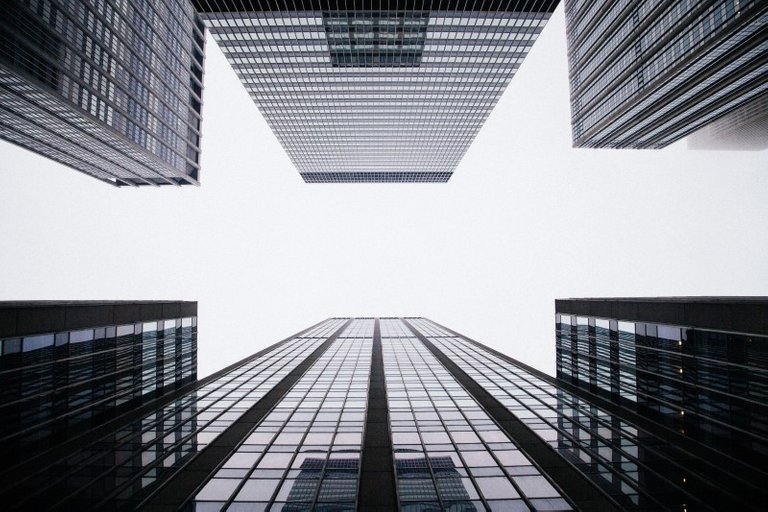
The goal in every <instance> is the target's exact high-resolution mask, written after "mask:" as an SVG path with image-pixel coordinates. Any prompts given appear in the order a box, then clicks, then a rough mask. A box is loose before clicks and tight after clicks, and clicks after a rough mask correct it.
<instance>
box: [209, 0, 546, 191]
mask: <svg viewBox="0 0 768 512" xmlns="http://www.w3.org/2000/svg"><path fill="white" fill-rule="evenodd" d="M197 4H198V7H199V8H200V10H202V11H205V13H204V14H202V16H203V17H204V18H205V20H206V23H207V25H208V27H209V29H210V31H211V34H212V35H213V37H214V39H216V41H217V42H218V44H219V46H220V48H221V49H222V51H223V52H224V54H225V55H226V57H227V59H228V60H229V62H230V63H231V65H232V67H233V68H234V69H235V71H236V73H237V74H238V76H239V77H240V79H241V81H242V82H243V85H244V86H245V88H246V89H247V90H248V92H249V93H250V95H251V97H252V98H253V100H254V101H255V103H256V104H257V105H258V107H259V110H260V111H261V113H262V114H263V115H264V117H265V118H266V120H267V122H268V123H269V125H270V127H271V128H272V130H273V131H274V133H275V135H276V136H277V138H278V140H279V141H280V143H281V144H282V145H283V147H284V148H285V150H286V151H287V153H288V155H289V157H290V158H291V160H292V161H293V163H294V165H295V166H296V167H297V169H298V171H299V173H300V174H301V176H302V178H304V180H305V181H306V182H308V183H330V182H333V183H335V182H342V181H350V182H392V181H420V182H427V181H433V182H444V181H447V180H448V178H449V177H450V175H451V174H452V172H453V171H454V169H455V168H456V167H457V166H458V164H459V162H460V160H461V158H462V157H463V155H464V153H465V152H466V150H467V148H468V147H469V145H470V144H471V142H472V140H473V139H474V137H475V135H476V134H477V132H478V131H479V130H480V127H481V126H482V125H483V123H484V121H485V119H486V118H487V117H488V115H489V114H490V112H491V110H492V109H493V107H494V105H495V104H496V102H497V101H498V99H499V97H500V96H501V94H502V93H503V92H504V89H505V88H506V86H507V84H508V82H509V81H510V80H511V78H512V76H513V75H514V73H515V71H516V70H517V68H518V67H519V65H520V63H521V62H522V60H523V59H524V58H525V56H526V55H527V53H528V51H529V49H530V48H531V45H532V44H533V42H534V41H535V39H536V37H537V36H538V34H539V33H540V32H541V30H542V27H543V26H544V24H545V23H546V21H547V20H548V18H549V15H550V14H549V12H547V11H550V12H551V10H552V9H554V6H553V5H551V3H547V2H544V3H543V4H546V5H545V6H541V4H542V3H541V2H539V4H540V5H539V7H538V8H540V9H541V11H536V10H533V9H535V8H537V7H536V6H535V5H533V4H531V3H530V2H522V1H519V2H510V3H509V4H506V5H505V6H504V7H502V8H499V9H498V10H497V9H496V8H493V9H491V8H489V9H488V10H487V11H482V10H480V9H481V8H480V7H477V8H475V9H477V10H472V9H473V6H472V4H467V5H466V6H462V7H459V8H458V9H457V10H456V11H447V10H436V9H435V10H433V9H432V8H431V7H432V6H431V4H430V3H429V2H427V3H425V4H423V5H422V4H419V7H418V9H411V8H409V9H405V10H402V9H401V10H386V7H384V8H382V9H380V10H362V11H347V10H343V9H342V10H330V11H329V10H323V11H312V10H307V11H297V10H296V9H295V7H293V4H291V3H290V2H285V3H284V2H276V3H275V6H274V8H273V9H272V10H269V11H261V10H260V9H259V8H254V9H252V10H248V11H247V12H237V11H236V10H235V9H236V8H241V9H244V8H245V7H244V6H243V5H242V4H240V3H239V2H233V3H232V4H233V10H232V11H230V12H221V11H222V10H226V9H227V8H229V5H228V2H213V1H211V2H208V1H200V2H197ZM245 4H246V5H247V4H248V3H247V2H246V3H245ZM372 5H374V6H375V2H372ZM385 5H386V4H383V6H385ZM278 6H279V7H278ZM435 7H437V4H436V5H435ZM270 8H272V7H270Z"/></svg>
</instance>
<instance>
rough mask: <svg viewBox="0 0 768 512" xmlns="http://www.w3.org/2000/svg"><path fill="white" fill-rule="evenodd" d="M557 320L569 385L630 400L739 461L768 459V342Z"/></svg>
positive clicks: (560, 363)
mask: <svg viewBox="0 0 768 512" xmlns="http://www.w3.org/2000/svg"><path fill="white" fill-rule="evenodd" d="M557 316H558V318H557V328H558V330H557V334H558V339H557V343H558V345H557V368H558V377H560V378H562V379H563V380H564V381H566V382H570V383H573V384H575V385H578V386H580V387H583V388H585V389H587V390H589V391H592V392H597V393H600V394H604V395H606V396H607V397H608V398H610V399H614V400H617V401H618V400H619V399H623V400H621V402H622V403H623V404H624V406H625V407H629V408H630V409H632V410H635V411H637V412H639V413H641V414H643V415H644V416H646V417H649V418H652V419H653V420H654V421H657V422H659V423H662V424H664V425H666V426H668V427H670V428H673V429H675V430H677V431H679V432H681V433H684V434H685V435H686V436H688V437H690V438H693V439H697V440H699V441H702V442H705V443H711V442H717V445H718V449H719V450H721V451H727V452H730V453H731V454H732V455H733V456H734V457H735V458H736V459H737V460H745V459H752V458H754V456H755V455H756V454H762V455H765V454H768V404H766V402H765V397H766V396H768V337H766V336H760V335H756V334H749V333H735V332H718V331H712V330H707V329H698V328H691V327H681V326H676V325H664V324H656V323H647V322H628V321H618V320H615V319H604V318H595V317H584V316H576V315H565V314H558V315H557ZM617 356H618V358H617ZM763 466H765V464H763ZM766 469H768V468H766Z"/></svg>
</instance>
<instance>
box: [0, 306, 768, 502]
mask: <svg viewBox="0 0 768 512" xmlns="http://www.w3.org/2000/svg"><path fill="white" fill-rule="evenodd" d="M764 398H765V394H764V395H763V400H764ZM672 434H674V436H677V437H679V438H683V437H684V436H682V435H681V434H679V433H674V432H673V433H670V432H668V431H667V430H666V429H664V428H661V427H659V426H658V424H657V423H655V422H654V421H652V420H649V419H646V418H644V417H643V416H642V415H640V414H637V413H633V412H632V411H627V410H624V409H623V408H621V407H619V406H618V405H617V404H615V403H613V402H611V401H610V400H606V399H604V398H603V397H600V396H598V395H596V394H594V393H591V392H589V391H587V390H583V389H581V388H580V387H579V386H577V385H573V384H572V383H569V382H564V381H560V380H558V379H555V378H553V377H550V376H547V375H545V374H543V373H541V372H539V371H537V370H534V369H532V368H530V367H527V366H526V365H524V364H522V363H520V362H518V361H515V360H513V359H510V358H508V357H507V356H504V355H502V354H500V353H498V352H496V351H495V350H492V349H490V348H488V347H485V346H483V345H481V344H479V343H477V342H475V341H472V340H470V339H469V338H466V337H465V336H462V335H460V334H458V333H456V332H454V331H452V330H450V329H448V328H445V327H442V326H440V325H439V324H437V323H435V322H432V321H430V320H426V319H423V318H332V319H329V320H326V321H324V322H321V323H319V324H317V325H315V326H312V327H310V328H308V329H306V330H304V331H302V332H300V333H298V334H296V335H294V336H291V337H289V338H287V339H286V340H284V341H282V342H279V343H277V344H275V345H273V346H271V347H269V348H267V349H265V350H263V351H261V352H259V353H256V354H254V355H253V356H251V357H249V358H246V359H245V360H243V361H240V362H238V363H236V364H234V365H232V366H230V367H228V368H226V369H224V370H222V371H220V372H217V373H216V374H213V375H211V376H209V377H207V378H205V379H202V380H200V381H199V382H197V383H193V384H188V385H187V386H186V387H185V388H181V389H179V390H176V391H174V392H173V394H172V396H167V397H164V398H160V399H157V400H155V402H154V403H148V404H146V405H144V406H142V407H139V408H136V409H135V410H134V411H131V412H130V413H127V414H126V415H124V416H122V417H118V418H115V419H113V420H111V421H110V422H107V423H104V424H103V425H100V426H99V428H98V429H97V430H94V431H90V432H83V433H82V434H81V435H80V436H77V437H73V438H72V439H70V440H69V441H68V442H67V444H66V445H64V446H59V447H57V450H58V451H57V452H56V453H55V455H56V457H55V458H54V457H52V455H53V454H52V453H50V454H42V455H41V456H39V457H37V458H35V459H33V460H27V461H24V462H23V463H21V464H19V465H17V466H16V467H4V468H2V469H0V474H2V475H3V476H7V475H9V474H11V472H12V474H13V475H15V477H14V478H13V479H10V478H0V499H2V500H3V503H4V504H6V505H7V504H11V505H10V509H11V510H12V509H14V507H15V508H21V509H24V508H32V507H34V506H38V505H41V504H45V505H46V506H47V507H48V509H51V510H67V509H82V508H91V509H93V508H102V509H110V510H111V509H115V508H119V507H122V508H125V509H133V508H139V509H141V510H150V511H152V510H163V511H166V510H187V511H199V512H203V511H218V510H282V511H296V510H336V511H342V510H365V511H373V512H378V511H381V512H383V511H391V510H402V511H438V510H453V511H463V512H470V511H472V512H473V511H480V510H504V511H509V510H548V511H553V510H573V509H581V510H622V509H633V510H677V511H680V510H691V511H693V510H722V509H723V507H722V505H723V503H724V502H725V501H724V500H729V501H728V503H729V506H730V508H738V509H740V510H759V509H760V508H761V506H762V504H764V503H765V498H766V491H765V490H764V489H762V488H760V485H761V483H762V481H763V480H761V478H762V476H763V474H762V473H755V474H752V475H751V476H748V477H747V478H736V476H738V477H742V476H744V475H742V473H741V471H742V470H743V467H742V466H739V465H738V464H739V462H738V461H731V464H730V465H725V464H721V463H722V461H723V460H724V459H725V457H724V455H723V454H722V453H720V452H719V451H718V450H717V449H716V447H711V446H707V445H705V444H703V443H699V442H698V441H697V440H695V439H683V440H682V441H680V442H678V439H677V437H670V435H672Z"/></svg>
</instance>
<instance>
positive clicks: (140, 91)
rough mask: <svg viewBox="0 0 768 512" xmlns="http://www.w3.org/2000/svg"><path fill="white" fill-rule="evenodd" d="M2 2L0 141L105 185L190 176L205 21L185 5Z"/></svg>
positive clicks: (170, 1)
mask: <svg viewBox="0 0 768 512" xmlns="http://www.w3.org/2000/svg"><path fill="white" fill-rule="evenodd" d="M7 4H8V5H7V6H5V7H4V8H5V9H6V10H7V12H6V13H5V15H4V16H3V17H2V18H0V103H1V104H2V108H0V137H2V138H4V139H6V140H8V141H10V142H14V143H16V144H19V145H21V146H24V147H27V148H28V149H31V150H33V151H36V152H38V153H40V154H43V155H45V156H47V157H49V158H52V159H54V160H57V161H59V162H61V163H64V164H65V165H69V166H71V167H74V168H75V169H77V170H80V171H82V172H85V173H86V174H90V175H93V176H94V177H97V178H99V179H102V180H104V181H107V182H110V183H112V184H116V185H147V184H152V185H164V184H188V183H193V184H196V183H197V175H198V170H199V148H200V107H201V95H202V73H203V71H202V70H203V46H204V40H203V33H204V26H203V24H202V21H201V19H200V18H199V17H198V15H197V14H196V13H195V11H194V9H193V8H192V6H191V5H190V4H189V3H188V2H186V1H183V0H163V1H157V2H152V1H149V0H140V1H134V2H124V1H120V2H111V1H108V0H96V1H93V2H86V1H83V0H77V1H64V0H9V2H7ZM59 125H62V126H63V127H64V128H65V130H64V131H61V130H59V129H57V128H58V127H59Z"/></svg>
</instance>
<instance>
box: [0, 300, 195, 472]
mask: <svg viewBox="0 0 768 512" xmlns="http://www.w3.org/2000/svg"><path fill="white" fill-rule="evenodd" d="M196 315H197V303H195V302H98V301H75V302H54V301H50V302H49V301H39V302H35V301H31V302H29V301H28V302H0V418H2V421H0V457H2V460H3V462H4V464H6V465H10V466H13V465H14V464H15V463H18V462H20V461H23V460H25V459H27V458H29V457H31V456H32V455H33V454H35V453H36V452H40V451H44V450H50V449H52V448H53V447H55V446H56V445H57V444H58V443H61V442H63V441H65V440H66V439H67V438H68V437H69V436H70V435H71V433H72V432H77V431H79V430H82V429H87V428H88V427H93V426H94V425H96V424H98V422H101V421H104V420H106V419H109V418H111V417H113V416H114V415H116V414H119V413H120V412H121V411H122V412H125V411H128V410H131V409H132V408H133V407H135V406H137V405H140V404H142V403H145V402H147V401H149V400H151V399H153V398H156V397H158V396H162V395H164V394H166V393H168V392H169V391H170V390H173V389H176V388H178V387H180V386H182V385H184V384H187V383H189V382H193V381H194V380H195V379H196V376H197V335H196V323H197V319H196Z"/></svg>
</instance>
